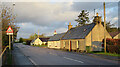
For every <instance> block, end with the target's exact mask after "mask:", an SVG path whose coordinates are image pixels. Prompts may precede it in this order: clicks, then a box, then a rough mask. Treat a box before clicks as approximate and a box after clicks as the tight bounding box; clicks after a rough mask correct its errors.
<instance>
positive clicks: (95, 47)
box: [85, 24, 112, 51]
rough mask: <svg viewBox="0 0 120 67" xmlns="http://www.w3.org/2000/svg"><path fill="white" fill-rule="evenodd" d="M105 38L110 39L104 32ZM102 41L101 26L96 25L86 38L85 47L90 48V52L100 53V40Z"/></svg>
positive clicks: (102, 30)
mask: <svg viewBox="0 0 120 67" xmlns="http://www.w3.org/2000/svg"><path fill="white" fill-rule="evenodd" d="M105 32H106V38H112V37H111V36H110V34H109V33H108V32H107V30H105ZM103 39H104V27H103V25H102V24H96V25H95V27H94V28H93V29H92V31H91V32H90V33H89V34H88V35H87V36H86V38H85V40H86V41H85V42H86V46H91V47H92V51H101V49H102V46H101V45H102V40H103ZM91 44H92V45H91Z"/></svg>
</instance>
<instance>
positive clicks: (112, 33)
mask: <svg viewBox="0 0 120 67" xmlns="http://www.w3.org/2000/svg"><path fill="white" fill-rule="evenodd" d="M119 33H120V31H117V32H110V33H109V34H110V35H111V37H115V36H116V35H118V34H119Z"/></svg>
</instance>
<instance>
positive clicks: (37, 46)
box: [32, 45, 47, 47]
mask: <svg viewBox="0 0 120 67" xmlns="http://www.w3.org/2000/svg"><path fill="white" fill-rule="evenodd" d="M32 46H35V47H47V45H32Z"/></svg>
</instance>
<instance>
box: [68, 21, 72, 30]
mask: <svg viewBox="0 0 120 67" xmlns="http://www.w3.org/2000/svg"><path fill="white" fill-rule="evenodd" d="M71 28H72V25H71V22H69V25H68V30H70V29H71Z"/></svg>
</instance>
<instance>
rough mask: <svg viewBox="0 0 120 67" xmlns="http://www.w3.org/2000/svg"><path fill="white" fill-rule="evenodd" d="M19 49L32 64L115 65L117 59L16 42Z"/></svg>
mask: <svg viewBox="0 0 120 67" xmlns="http://www.w3.org/2000/svg"><path fill="white" fill-rule="evenodd" d="M15 46H17V47H18V48H19V49H20V51H21V52H22V53H23V54H24V55H25V56H27V58H28V59H29V60H30V61H31V62H32V63H33V64H34V65H117V64H118V62H117V61H112V60H107V59H101V58H95V57H91V56H88V55H83V54H76V53H72V52H67V51H62V50H54V49H48V48H41V47H33V46H29V45H23V44H21V43H16V44H15Z"/></svg>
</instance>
